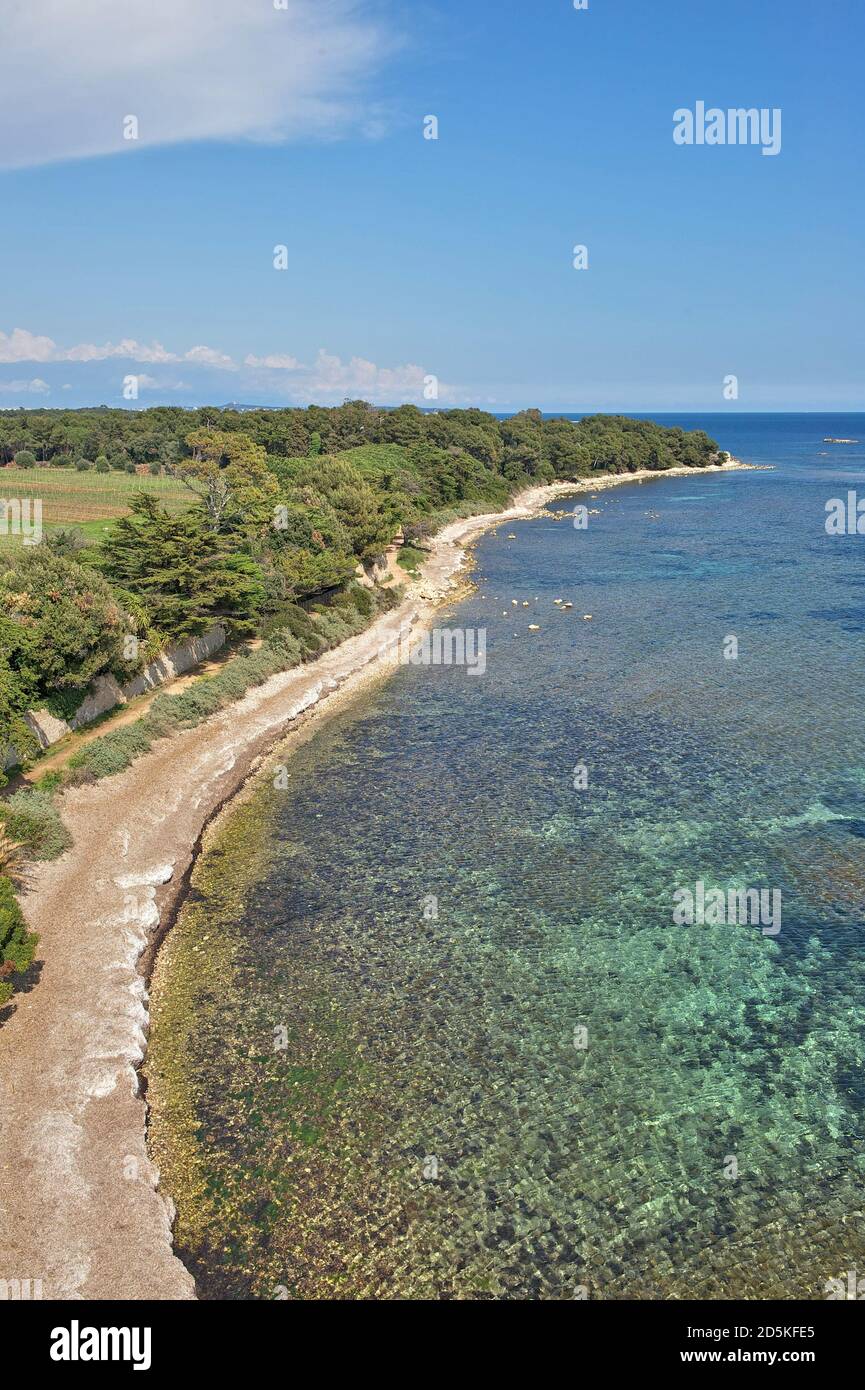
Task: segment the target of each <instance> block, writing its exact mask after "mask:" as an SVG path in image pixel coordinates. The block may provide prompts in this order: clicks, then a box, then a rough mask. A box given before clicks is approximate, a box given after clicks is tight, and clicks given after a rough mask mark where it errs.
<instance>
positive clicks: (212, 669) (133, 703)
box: [10, 637, 261, 790]
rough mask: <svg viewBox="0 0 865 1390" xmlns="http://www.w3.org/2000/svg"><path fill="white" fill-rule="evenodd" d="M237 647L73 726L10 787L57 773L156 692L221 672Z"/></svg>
mask: <svg viewBox="0 0 865 1390" xmlns="http://www.w3.org/2000/svg"><path fill="white" fill-rule="evenodd" d="M245 646H246V647H247V648H248V649H249V650H251V651H254V650H255V649H256V648H257V647H260V646H261V639H260V638H258V637H256V638H255V639H254V640H253V641H251V642H247V643H245ZM237 654H238V653H237V649H236V648H235V649H232V650H229V651H226V652H225V653H224V654H223V655H221V656H214V657H210V659H209V660H207V661H201V662H199V664H198V665H197V666H193V667H192V669H191V670H189V671H185V672H184V674H183V675H182V676H175V677H174V679H173V680H170V681H166V682H165V683H164V684H163V685H157V686H156V688H155V689H154V690H149V691H148V692H147V694H146V695H137V696H136V697H135V699H133V700H127V702H126V704H124V705H119V706H118V708H117V712H116V713H111V714H109V715H108V716H107V718H105V719H101V720H99V722H98V723H97V724H95V725H94V726H93V727H91V728H85V729H76V731H75V732H74V733H71V734H66V736H65V737H64V738H62V739H61V740H60V741H59V743H58V744H57V745H56V747H55V748H54V749H52V751H51V752H49V753H46V754H45V756H44V757H42V758H39V759H37V761H36V762H35V763H34V764H33V766H32V767H29V768H28V769H27V771H26V772H22V773H20V775H19V776H17V777H15V778H14V779H13V781H12V783H11V784H10V787H11V789H12V790H14V789H15V788H16V787H17V786H23V785H24V784H25V783H27V782H38V781H39V779H40V778H41V777H44V776H45V774H46V773H48V772H60V771H61V770H62V769H63V768H64V767H65V766H66V764H67V763H68V762H69V759H70V758H71V757H72V755H73V754H74V753H77V752H78V750H79V748H83V747H84V745H85V744H87V743H92V742H93V740H94V739H97V738H101V737H102V735H103V734H110V733H111V731H112V730H113V729H120V728H122V727H123V725H124V724H134V723H135V721H136V719H140V718H141V716H142V715H143V714H146V713H147V711H148V710H149V709H150V706H151V705H152V704H153V701H154V700H155V699H156V697H157V696H158V695H179V694H180V693H181V691H183V690H185V689H186V688H187V686H189V685H193V684H194V682H195V681H197V680H198V679H199V678H200V677H201V676H213V675H215V674H216V672H217V671H221V670H222V668H223V666H227V665H228V663H229V661H233V660H234V658H235V657H236V656H237Z"/></svg>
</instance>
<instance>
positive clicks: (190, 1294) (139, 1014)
mask: <svg viewBox="0 0 865 1390" xmlns="http://www.w3.org/2000/svg"><path fill="white" fill-rule="evenodd" d="M743 466H745V465H741V464H739V463H737V462H736V461H731V462H730V463H728V464H725V465H718V466H716V467H714V468H712V469H711V470H708V469H702V470H695V469H692V468H682V469H671V470H669V471H668V472H666V473H661V474H657V473H649V472H646V473H637V474H627V475H625V476H622V477H618V476H616V477H604V478H597V479H591V480H588V481H586V482H584V483H556V484H552V485H550V486H548V487H539V488H533V489H530V490H529V491H527V492H524V493H522V494H520V496H519V497H518V498H516V499H515V501H514V503H513V505H512V506H510V507H509V508H508V509H507V510H506V511H504V512H496V513H492V514H487V515H484V516H477V517H472V518H470V519H468V520H464V521H457V522H454V523H453V524H452V525H450V526H448V527H446V528H445V529H444V530H443V531H441V532H440V533H439V534H438V536H436V538H435V540H434V542H433V544H432V552H431V555H430V557H429V561H428V562H427V563H426V564H425V566H424V571H423V575H422V578H421V579H420V580H419V581H417V582H416V583H414V584H413V585H411V586H410V588H409V590H408V592H407V595H406V597H405V599H404V600H403V602H402V603H401V604H400V605H399V607H398V608H396V609H394V610H393V611H392V612H391V613H388V614H386V615H384V616H383V617H381V618H379V619H378V620H377V621H376V622H375V623H374V624H373V625H372V627H370V628H369V629H368V630H367V631H366V632H364V633H361V634H360V635H359V636H357V637H353V638H350V639H349V641H347V642H345V643H343V644H342V646H340V647H339V648H337V649H336V650H334V651H331V652H327V653H326V654H325V655H324V656H322V657H320V658H319V659H318V660H317V661H316V662H314V663H312V664H310V665H309V666H304V667H300V668H299V669H295V670H292V671H288V672H285V673H282V674H279V675H276V676H273V677H271V679H270V680H269V681H267V682H266V683H265V684H264V685H262V686H259V687H258V688H257V689H255V690H252V691H250V692H249V693H248V694H247V695H246V696H244V698H243V699H242V700H239V701H238V702H237V703H236V704H234V705H232V706H231V708H230V709H228V710H225V711H222V712H221V713H220V714H217V715H214V716H213V717H212V718H211V719H209V720H207V721H206V722H205V723H203V724H200V725H199V726H198V727H197V728H195V729H190V730H187V731H186V732H183V733H179V734H175V735H173V736H172V737H171V738H168V739H164V740H162V741H160V742H159V743H157V744H156V745H155V746H154V747H153V749H152V750H151V752H150V753H148V754H147V755H146V756H144V757H143V758H140V759H139V760H138V762H136V763H134V764H133V765H132V767H130V768H128V769H127V770H126V771H125V772H123V773H120V774H119V775H118V776H116V777H112V778H109V779H106V780H105V781H103V782H99V783H96V784H95V785H92V786H87V787H80V788H74V789H71V790H69V791H67V792H65V793H64V795H63V797H62V799H61V801H60V807H61V811H62V814H63V818H64V820H65V821H66V823H67V825H68V826H69V828H70V830H71V832H72V834H73V836H74V844H73V846H72V848H71V849H70V850H69V851H67V853H66V854H64V855H63V857H62V858H61V859H59V860H57V861H56V862H55V863H53V864H48V865H43V866H41V867H40V868H39V869H38V870H37V871H36V872H35V873H34V874H33V876H32V881H31V885H30V889H29V891H28V893H27V895H26V898H25V902H24V907H25V911H26V913H27V916H28V919H29V921H30V922H31V924H32V926H33V927H34V928H35V929H36V930H37V931H38V932H39V934H40V946H39V958H40V960H41V961H42V963H43V964H42V972H41V978H40V979H39V981H38V983H37V984H36V985H35V986H34V988H33V989H32V990H30V991H29V992H27V993H22V994H19V995H18V996H16V1003H17V1008H16V1009H15V1011H14V1012H13V1013H12V1015H11V1017H10V1018H9V1019H8V1021H7V1022H6V1023H5V1024H4V1025H3V1026H2V1027H0V1281H2V1280H4V1279H5V1280H13V1279H19V1280H22V1281H23V1280H25V1279H30V1280H31V1281H32V1280H41V1282H42V1296H43V1297H44V1298H46V1299H47V1298H62V1299H73V1298H85V1299H96V1298H108V1299H121V1298H124V1299H125V1298H131V1299H145V1298H160V1299H177V1298H194V1297H195V1289H194V1284H193V1281H192V1278H191V1276H190V1275H189V1273H188V1272H187V1270H186V1269H185V1268H184V1266H183V1265H182V1264H181V1262H180V1261H179V1260H178V1259H177V1258H176V1257H175V1255H174V1253H173V1251H172V1245H171V1220H172V1212H171V1208H170V1204H169V1203H168V1202H167V1201H166V1200H165V1199H164V1198H163V1196H162V1195H161V1194H160V1192H159V1190H158V1174H157V1172H156V1170H155V1168H154V1166H153V1164H152V1163H151V1162H150V1159H149V1157H148V1154H147V1149H146V1144H145V1124H146V1107H145V1102H144V1099H143V1097H142V1096H141V1094H140V1092H139V1086H138V1073H137V1066H138V1064H139V1063H140V1061H141V1059H142V1057H143V1055H144V1049H145V1045H146V1030H147V1018H148V1015H147V992H146V986H145V977H144V974H143V973H142V970H143V968H145V967H146V966H147V964H148V963H149V959H150V958H151V957H152V950H153V945H154V942H155V941H156V940H158V937H159V934H160V931H161V930H164V928H165V925H166V924H167V923H169V922H170V920H171V918H172V915H173V913H174V912H175V911H176V908H177V905H178V902H179V901H180V899H181V897H182V894H183V890H184V887H185V884H186V882H187V878H188V874H189V872H190V869H191V866H192V863H193V859H194V856H195V854H196V852H197V849H198V847H199V845H200V843H201V837H202V835H203V833H204V831H205V828H206V827H207V826H208V824H209V823H211V822H212V821H213V818H214V817H215V816H216V815H217V814H218V812H219V811H220V808H222V807H223V806H224V805H225V804H226V802H227V801H228V799H229V798H231V797H232V796H233V795H234V794H235V793H236V792H237V791H238V790H239V788H241V787H242V786H243V784H244V783H245V782H246V780H247V779H248V777H249V775H250V773H251V772H253V771H254V770H255V769H256V768H257V767H258V766H259V765H260V764H261V762H262V761H263V760H264V758H265V757H266V756H267V755H268V754H269V753H270V752H272V751H273V750H274V747H275V746H276V745H277V744H278V743H279V742H280V740H284V739H286V735H288V737H287V740H286V741H285V742H283V743H282V745H281V748H280V753H281V754H282V753H283V752H285V751H290V748H291V746H292V742H293V741H294V740H296V739H305V738H306V737H309V735H310V733H311V731H312V729H313V728H314V723H313V721H314V720H316V719H317V718H318V717H319V716H320V715H322V714H323V713H327V714H330V713H331V712H333V711H334V710H335V709H336V708H338V707H339V705H340V704H341V703H342V702H343V701H345V700H348V699H351V698H353V697H354V696H355V695H356V694H357V692H358V690H359V689H360V688H361V687H362V686H363V685H364V684H365V683H366V682H368V681H370V680H371V679H375V678H378V677H380V676H381V674H382V673H383V671H385V670H386V669H387V667H388V664H389V663H392V662H393V660H394V659H395V652H396V650H397V648H398V646H399V644H400V642H401V641H404V639H405V638H406V637H407V635H408V634H409V633H410V632H411V631H412V629H413V628H417V627H418V625H419V624H423V623H428V622H429V621H430V620H431V618H432V615H433V613H434V612H435V608H436V606H437V605H438V604H439V603H441V602H442V601H443V600H444V599H446V598H448V597H451V598H453V597H454V596H455V593H456V590H455V576H456V575H457V574H458V572H459V570H460V569H461V567H462V566H463V564H464V562H465V557H466V545H467V544H468V543H469V542H470V541H471V540H472V539H473V538H474V537H476V536H477V535H479V534H480V533H481V532H482V531H484V530H486V529H487V528H489V527H490V526H494V525H499V524H501V523H502V522H508V521H515V520H522V519H526V518H528V517H531V516H534V515H536V514H537V513H538V512H539V511H540V510H541V509H542V508H543V507H544V506H545V505H546V504H547V503H548V502H550V501H553V500H554V499H556V498H559V497H564V496H571V495H574V494H576V493H579V492H591V493H596V492H599V491H601V490H603V489H605V488H608V487H613V486H616V485H617V484H620V483H632V482H641V481H649V480H652V481H656V480H658V479H659V478H669V477H671V476H682V475H687V476H688V477H690V478H694V479H696V478H697V477H699V476H701V474H702V473H704V472H708V471H712V472H717V471H719V469H720V468H721V467H724V468H736V467H743Z"/></svg>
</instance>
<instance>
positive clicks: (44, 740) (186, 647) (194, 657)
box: [3, 624, 225, 767]
mask: <svg viewBox="0 0 865 1390" xmlns="http://www.w3.org/2000/svg"><path fill="white" fill-rule="evenodd" d="M224 645H225V628H224V627H222V626H220V625H219V624H217V625H216V626H215V627H212V628H211V629H210V631H209V632H205V633H204V635H203V636H201V637H190V638H189V640H188V641H186V642H178V643H176V644H175V645H174V646H171V647H166V648H165V651H164V652H160V654H159V656H158V657H157V658H156V660H155V661H152V662H151V663H150V665H149V666H146V667H145V668H144V670H143V671H141V672H140V673H139V674H138V675H137V676H134V677H133V679H132V680H131V681H127V682H126V684H125V685H121V684H120V683H119V682H118V681H116V680H115V679H114V677H113V676H97V677H96V679H95V680H94V681H93V683H92V685H91V686H90V689H89V690H88V692H87V695H86V697H85V699H84V700H83V701H82V703H81V704H80V705H79V706H78V708H77V710H76V711H75V713H74V714H73V715H72V717H71V719H69V720H68V721H67V720H65V719H58V718H57V717H56V715H53V714H51V713H49V711H48V710H47V709H37V710H31V711H30V712H29V713H28V714H26V715H25V716H24V719H25V722H26V723H27V725H28V726H29V727H30V729H31V730H32V731H33V733H34V734H35V736H36V738H37V739H38V741H39V746H40V748H50V747H51V745H52V743H57V741H58V740H59V739H61V738H63V737H64V736H65V735H66V734H68V733H71V732H72V730H73V729H80V728H82V727H83V726H84V725H85V724H91V723H92V722H93V720H94V719H98V718H99V716H100V715H102V714H107V712H108V711H109V710H111V709H114V708H115V707H116V706H117V705H125V704H126V702H127V700H134V699H135V697H136V696H137V695H144V694H146V692H147V691H148V690H156V689H157V688H158V687H159V686H160V685H164V684H165V682H166V681H170V680H173V679H174V677H175V676H181V675H182V674H183V672H184V671H188V670H190V668H191V667H193V666H197V665H198V663H199V662H200V661H206V660H207V659H208V657H211V656H213V654H214V652H218V651H219V649H220V647H223V646H224ZM18 762H20V757H19V755H18V753H17V752H16V751H15V749H14V748H11V747H10V748H7V749H6V753H5V758H4V762H3V765H4V767H14V766H15V765H16V764H17V763H18Z"/></svg>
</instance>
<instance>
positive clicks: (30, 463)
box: [15, 449, 36, 468]
mask: <svg viewBox="0 0 865 1390" xmlns="http://www.w3.org/2000/svg"><path fill="white" fill-rule="evenodd" d="M15 463H16V465H17V466H18V467H19V468H35V467H36V455H35V454H32V453H31V452H30V450H29V449H19V450H18V453H17V454H16V455H15Z"/></svg>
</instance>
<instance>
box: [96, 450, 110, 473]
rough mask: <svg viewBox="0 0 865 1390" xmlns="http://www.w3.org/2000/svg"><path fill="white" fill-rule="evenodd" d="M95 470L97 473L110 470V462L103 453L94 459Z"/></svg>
mask: <svg viewBox="0 0 865 1390" xmlns="http://www.w3.org/2000/svg"><path fill="white" fill-rule="evenodd" d="M96 472H97V473H110V472H111V464H110V463H109V462H108V460H107V458H106V457H105V455H104V454H100V455H99V457H98V459H97V460H96Z"/></svg>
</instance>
